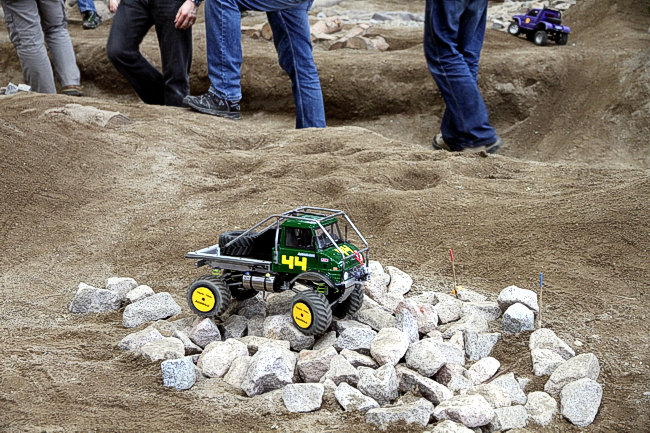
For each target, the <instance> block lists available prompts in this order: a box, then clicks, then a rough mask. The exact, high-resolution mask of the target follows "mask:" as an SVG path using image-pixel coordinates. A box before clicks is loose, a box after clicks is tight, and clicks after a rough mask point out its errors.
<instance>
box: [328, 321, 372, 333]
mask: <svg viewBox="0 0 650 433" xmlns="http://www.w3.org/2000/svg"><path fill="white" fill-rule="evenodd" d="M333 327H335V328H336V333H337V334H339V335H341V334H342V333H343V332H345V330H346V329H348V328H363V329H372V328H370V326H368V325H366V324H365V323H361V322H358V321H356V320H352V319H350V320H337V321H336V322H334V326H333Z"/></svg>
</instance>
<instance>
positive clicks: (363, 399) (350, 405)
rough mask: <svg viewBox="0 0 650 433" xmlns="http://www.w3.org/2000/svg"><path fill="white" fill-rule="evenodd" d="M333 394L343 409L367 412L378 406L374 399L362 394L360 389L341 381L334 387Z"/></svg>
mask: <svg viewBox="0 0 650 433" xmlns="http://www.w3.org/2000/svg"><path fill="white" fill-rule="evenodd" d="M334 395H335V396H336V401H338V402H339V404H340V405H341V407H343V410H345V411H360V412H368V411H369V410H370V409H374V408H377V407H379V403H377V402H376V401H375V400H374V399H372V398H371V397H368V396H367V395H364V394H363V393H362V392H361V391H359V390H358V389H356V388H354V387H352V386H350V385H349V384H347V383H345V382H342V383H341V384H340V385H339V386H338V387H337V388H336V391H335V392H334Z"/></svg>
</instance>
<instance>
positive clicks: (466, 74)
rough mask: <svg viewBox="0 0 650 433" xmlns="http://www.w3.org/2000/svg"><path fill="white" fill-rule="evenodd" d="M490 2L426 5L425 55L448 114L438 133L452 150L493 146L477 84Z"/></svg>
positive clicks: (440, 0)
mask: <svg viewBox="0 0 650 433" xmlns="http://www.w3.org/2000/svg"><path fill="white" fill-rule="evenodd" d="M486 15H487V0H426V16H425V24H424V55H425V57H426V60H427V65H428V67H429V71H430V72H431V75H432V76H433V79H434V80H435V82H436V84H437V85H438V88H439V89H440V93H441V94H442V98H443V99H444V100H445V104H446V109H445V113H444V115H443V117H442V125H441V127H440V132H441V133H442V137H443V139H444V140H445V143H447V144H448V145H449V146H450V147H451V148H452V149H453V150H460V149H462V148H465V147H479V146H486V145H490V144H493V143H494V142H496V141H497V139H498V137H497V134H496V132H495V131H494V128H493V127H492V125H490V122H489V120H488V114H487V109H486V108H485V103H484V102H483V98H482V97H481V92H480V91H479V88H478V84H477V77H478V61H479V57H480V56H481V48H482V47H483V38H484V36H485V22H486Z"/></svg>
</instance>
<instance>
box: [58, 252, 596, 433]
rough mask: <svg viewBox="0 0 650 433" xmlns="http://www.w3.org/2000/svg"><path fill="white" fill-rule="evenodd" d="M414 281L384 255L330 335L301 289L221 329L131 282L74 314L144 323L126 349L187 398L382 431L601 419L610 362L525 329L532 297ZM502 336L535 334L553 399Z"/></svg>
mask: <svg viewBox="0 0 650 433" xmlns="http://www.w3.org/2000/svg"><path fill="white" fill-rule="evenodd" d="M129 280H130V281H129ZM118 281H119V283H118ZM412 284H413V281H412V279H411V277H410V276H409V275H408V274H406V273H404V272H402V271H401V270H399V269H397V268H395V267H391V266H387V267H386V268H385V269H384V268H383V267H382V266H381V264H380V263H379V262H376V261H371V262H370V279H369V280H368V281H367V282H365V283H364V292H365V298H364V303H363V306H362V308H361V310H359V311H358V312H357V313H355V314H354V315H352V316H351V317H350V316H348V317H346V318H344V319H342V320H337V321H334V322H333V323H332V326H331V328H330V330H329V332H327V333H326V334H324V335H322V336H320V337H319V338H314V337H313V336H306V335H304V334H302V333H301V332H300V331H299V330H298V329H297V328H295V327H294V326H293V324H292V320H291V317H290V316H289V315H288V312H289V310H290V305H291V299H292V297H293V293H292V292H288V293H277V294H268V295H267V296H266V299H264V298H263V297H262V294H258V295H257V296H255V297H253V298H251V299H248V300H246V301H241V302H236V301H234V302H233V304H232V305H231V307H230V308H229V310H228V311H227V312H226V314H225V315H224V317H223V318H222V319H223V321H222V322H220V323H216V322H215V321H214V320H213V319H212V318H197V317H185V318H180V319H175V320H161V319H163V318H165V317H170V316H172V315H174V314H178V313H179V312H180V308H178V309H175V308H174V307H173V305H175V303H174V304H171V303H167V301H164V302H162V301H160V302H159V301H153V299H155V298H154V297H159V298H161V300H162V296H161V295H163V294H162V293H160V294H157V295H155V294H152V293H153V291H151V292H149V290H146V289H142V287H143V286H137V285H136V284H135V281H133V280H131V279H109V280H108V281H107V283H106V288H105V289H96V288H89V287H90V286H87V285H83V284H82V285H80V287H79V290H78V293H77V296H76V297H75V300H73V303H72V304H71V306H70V309H71V311H75V312H91V311H106V310H110V309H115V308H119V306H120V305H124V304H126V308H125V309H124V314H123V324H124V326H126V327H133V326H139V325H143V326H142V328H143V329H140V330H138V331H137V332H134V333H131V334H128V335H127V336H125V337H124V338H123V339H122V341H120V342H119V344H118V347H119V349H121V350H124V351H129V352H131V353H133V354H135V355H137V356H142V357H144V358H145V359H147V360H149V361H152V362H161V370H162V381H163V384H164V386H167V387H173V388H176V389H178V390H185V389H189V388H191V387H192V386H193V385H194V384H195V383H196V382H197V381H201V380H205V379H206V378H220V379H221V380H223V381H224V383H227V384H228V385H230V386H232V387H233V389H232V391H233V393H236V394H243V395H246V396H249V397H254V396H257V395H260V394H264V393H267V392H273V393H281V398H282V401H283V403H284V407H285V408H286V410H288V411H290V412H310V411H315V410H318V409H320V408H321V407H323V406H324V405H327V404H334V405H337V406H339V407H340V408H342V409H343V410H344V411H361V412H363V413H365V419H366V422H367V423H370V424H373V425H376V426H377V427H378V428H379V429H381V430H387V429H391V428H392V427H393V426H394V425H395V424H396V423H406V424H409V425H411V424H412V425H414V426H418V427H420V428H422V427H426V426H430V427H431V428H432V431H434V432H448V431H459V432H461V431H472V430H470V429H479V428H480V429H483V430H484V431H488V432H492V431H506V430H509V429H515V428H523V427H525V426H526V425H528V424H529V423H535V424H539V425H548V424H550V423H551V422H553V420H554V419H556V415H557V414H558V412H560V413H561V414H562V415H563V416H564V417H565V418H566V419H567V420H569V421H570V422H572V423H573V424H575V425H578V426H586V425H589V424H590V423H592V422H593V420H594V418H595V416H596V414H597V412H598V409H599V406H600V400H601V397H602V387H601V385H600V384H598V383H597V382H596V380H597V379H598V376H599V372H600V367H599V363H598V360H597V359H596V357H595V356H594V355H593V354H591V353H585V354H580V355H577V356H576V354H575V351H574V350H573V349H572V348H571V347H570V346H568V345H567V344H566V343H565V342H564V341H563V340H562V339H560V338H559V337H558V336H557V335H556V334H555V332H554V331H552V330H551V329H544V328H543V329H538V330H536V331H534V332H532V333H529V334H528V333H527V334H520V333H522V332H526V331H532V330H534V327H535V326H534V324H535V317H536V316H537V315H538V313H539V305H538V301H537V295H536V294H535V293H534V292H533V291H530V290H525V289H521V288H518V287H516V286H510V287H506V288H505V289H503V290H502V291H501V293H500V294H499V296H498V298H497V300H496V301H490V300H488V299H487V297H486V296H484V295H482V294H479V293H477V292H475V291H472V290H466V289H463V290H460V291H459V292H458V293H457V295H456V296H452V295H451V294H448V293H442V292H437V291H425V292H422V293H419V294H417V295H414V296H408V297H407V296H405V295H407V294H409V292H410V291H411V287H412ZM145 287H146V286H145ZM145 292H146V293H147V294H143V293H145ZM165 295H169V294H165ZM170 298H171V297H170ZM171 302H173V300H171ZM138 304H140V305H139V306H138ZM82 306H83V307H82ZM176 307H177V305H176ZM146 322H150V323H149V324H148V326H146V327H145V326H144V324H145V323H146ZM502 333H516V334H515V337H514V338H517V337H518V336H519V337H521V338H527V336H528V335H529V348H530V350H531V358H532V361H533V372H531V373H533V374H535V375H537V376H549V378H548V380H547V382H546V384H545V386H544V390H543V391H542V390H534V391H531V392H528V393H527V392H526V386H527V384H528V382H529V379H528V378H525V377H516V376H515V374H514V373H513V372H511V371H509V368H508V367H509V366H511V365H512V364H514V363H515V361H516V360H501V362H500V361H499V360H497V359H496V358H494V357H492V356H490V354H491V352H492V350H493V348H494V347H495V345H496V344H497V342H498V341H499V340H500V337H501V335H502ZM502 362H504V364H502ZM217 380H218V379H217ZM557 399H559V402H560V405H559V410H558V401H557ZM432 422H433V424H430V423H432Z"/></svg>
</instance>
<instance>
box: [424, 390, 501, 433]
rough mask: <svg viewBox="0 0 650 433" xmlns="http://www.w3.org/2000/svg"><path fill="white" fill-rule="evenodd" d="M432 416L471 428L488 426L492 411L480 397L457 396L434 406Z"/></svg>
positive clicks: (492, 415) (492, 414) (492, 416)
mask: <svg viewBox="0 0 650 433" xmlns="http://www.w3.org/2000/svg"><path fill="white" fill-rule="evenodd" d="M433 416H434V417H435V418H436V419H438V420H444V419H448V420H451V421H456V422H459V423H461V424H463V425H465V426H467V427H470V428H473V427H480V426H484V425H487V424H489V423H490V422H491V421H492V419H493V418H494V409H492V406H490V404H489V403H488V402H487V400H485V398H483V396H481V395H457V396H455V397H452V398H450V399H449V400H445V401H443V402H442V403H440V404H439V405H438V406H436V408H435V409H434V411H433Z"/></svg>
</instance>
